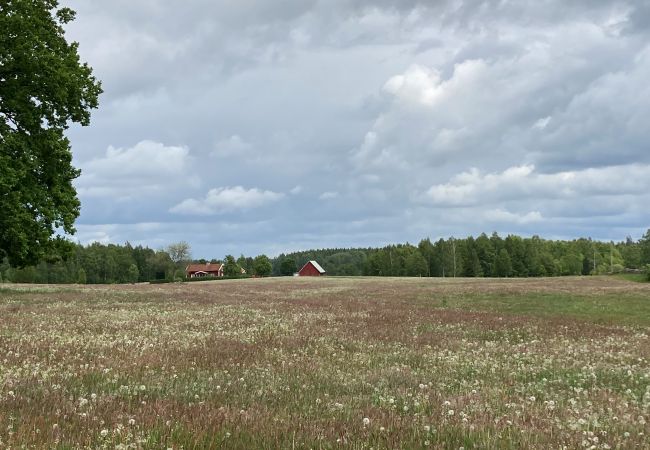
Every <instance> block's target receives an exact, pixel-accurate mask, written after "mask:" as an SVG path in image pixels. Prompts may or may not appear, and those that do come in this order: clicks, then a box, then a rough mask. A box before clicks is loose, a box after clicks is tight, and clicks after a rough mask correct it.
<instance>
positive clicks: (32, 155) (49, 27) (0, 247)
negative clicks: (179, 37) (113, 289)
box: [0, 0, 102, 267]
mask: <svg viewBox="0 0 650 450" xmlns="http://www.w3.org/2000/svg"><path fill="white" fill-rule="evenodd" d="M74 17H75V13H74V11H72V10H71V9H69V8H59V5H58V2H57V1H56V0H29V1H28V0H9V1H7V0H4V1H0V30H2V31H1V32H0V259H2V258H3V257H7V258H8V259H9V262H10V263H11V264H12V265H14V266H20V267H24V266H26V265H30V264H37V263H38V262H39V261H41V260H43V259H48V260H55V259H56V258H57V257H60V256H69V254H70V252H71V251H72V248H73V245H72V243H70V242H69V241H67V240H65V239H63V238H62V237H61V236H60V235H58V231H63V232H65V233H69V234H73V233H74V232H75V229H74V221H75V219H76V218H77V217H78V216H79V211H80V203H79V199H78V198H77V192H76V190H75V188H74V186H73V183H72V182H73V181H74V179H75V178H77V177H78V176H79V173H80V172H79V170H77V169H76V168H74V167H73V166H72V153H71V150H70V141H69V140H68V139H67V138H66V137H65V131H66V130H67V128H68V127H69V125H70V124H71V123H79V124H81V125H83V126H85V125H88V124H89V123H90V111H91V110H92V109H94V108H96V107H97V105H98V97H99V94H100V93H101V92H102V89H101V85H100V83H99V82H98V81H97V80H96V79H95V77H93V75H92V69H91V68H90V67H89V66H88V65H87V64H84V63H82V62H81V61H80V59H79V54H78V47H79V46H78V44H77V43H75V42H73V43H68V42H67V41H66V39H65V26H66V25H67V24H68V23H69V22H71V21H72V20H74Z"/></svg>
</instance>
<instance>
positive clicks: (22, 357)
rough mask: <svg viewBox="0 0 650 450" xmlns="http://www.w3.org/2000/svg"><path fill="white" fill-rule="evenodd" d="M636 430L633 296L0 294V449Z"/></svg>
mask: <svg viewBox="0 0 650 450" xmlns="http://www.w3.org/2000/svg"><path fill="white" fill-rule="evenodd" d="M4 286H7V285H4ZM648 422H650V284H643V283H634V282H630V281H626V280H622V279H614V278H599V277H593V278H559V279H546V280H533V279H529V280H477V279H472V280H464V279H456V280H453V279H446V280H440V279H354V278H322V279H295V278H289V279H268V280H259V279H258V280H242V281H220V282H208V283H191V284H182V285H181V284H174V285H159V286H149V285H134V286H95V287H81V286H76V287H75V286H72V287H63V288H59V287H48V286H37V287H34V286H12V287H4V288H2V289H0V448H7V447H10V448H22V447H26V448H33V447H35V448H111V449H112V448H123V449H125V448H152V449H158V448H174V449H180V448H185V449H193V448H242V449H253V448H351V449H362V448H363V449H370V448H373V449H380V448H451V449H459V448H464V449H471V448H480V449H486V448H492V449H501V448H512V449H519V448H538V449H547V448H555V449H560V448H569V449H574V448H588V449H608V448H650V425H649V424H648Z"/></svg>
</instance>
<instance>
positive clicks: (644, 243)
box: [639, 229, 650, 264]
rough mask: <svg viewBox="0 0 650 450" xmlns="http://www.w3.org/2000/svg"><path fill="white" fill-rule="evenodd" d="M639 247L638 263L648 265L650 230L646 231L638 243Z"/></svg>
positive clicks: (649, 258) (649, 262)
mask: <svg viewBox="0 0 650 450" xmlns="http://www.w3.org/2000/svg"><path fill="white" fill-rule="evenodd" d="M639 246H640V247H641V249H640V250H641V252H640V253H641V255H640V260H641V261H640V262H641V264H650V229H648V231H646V233H645V234H644V235H643V237H642V238H641V240H640V241H639Z"/></svg>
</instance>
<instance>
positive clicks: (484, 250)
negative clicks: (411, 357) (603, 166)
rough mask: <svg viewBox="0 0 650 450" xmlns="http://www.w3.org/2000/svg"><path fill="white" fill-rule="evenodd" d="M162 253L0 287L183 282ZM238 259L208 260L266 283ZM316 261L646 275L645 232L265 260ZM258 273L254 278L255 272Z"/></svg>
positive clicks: (10, 271)
mask: <svg viewBox="0 0 650 450" xmlns="http://www.w3.org/2000/svg"><path fill="white" fill-rule="evenodd" d="M172 247H173V246H170V247H169V249H166V250H153V249H150V248H147V247H142V246H136V247H134V246H132V245H131V244H129V243H126V244H125V245H115V244H108V245H105V244H100V243H93V244H90V245H87V246H83V245H79V244H75V245H74V246H73V250H72V252H71V253H70V254H69V255H68V256H67V258H65V259H61V260H59V261H54V262H41V263H39V264H38V265H36V266H29V267H23V268H17V267H12V266H11V265H9V263H8V262H7V261H6V260H5V261H3V262H2V263H0V281H1V282H14V283H52V284H67V283H80V284H112V283H136V282H147V281H182V280H183V279H184V268H185V265H186V264H187V263H189V262H203V263H205V262H207V261H206V260H205V259H200V260H192V259H191V256H190V255H189V252H188V253H187V254H186V255H184V256H183V257H177V255H174V252H173V251H170V249H171V248H172ZM260 259H262V260H266V257H265V256H264V255H260V256H258V257H257V258H253V257H246V256H244V255H241V256H240V257H239V258H237V259H236V260H235V258H234V257H233V256H231V255H227V256H226V257H225V258H222V259H219V258H215V259H212V260H211V262H214V263H217V262H222V261H224V262H226V264H227V265H231V264H233V263H234V262H236V264H237V266H239V267H241V268H243V269H244V270H245V271H246V274H247V275H246V276H251V275H260V276H266V275H268V274H269V271H268V270H264V271H262V270H260V269H259V265H257V264H255V261H259V260H260ZM309 260H316V261H318V262H319V263H320V264H321V265H322V266H323V268H324V269H325V270H326V271H327V273H328V275H333V276H337V275H338V276H392V277H402V276H409V277H454V276H456V277H543V276H546V277H554V276H568V275H591V274H608V273H620V272H624V271H627V272H638V273H648V271H649V270H650V230H648V232H646V234H645V235H644V236H643V237H642V238H641V239H639V240H636V241H635V240H633V239H632V238H630V237H628V238H627V239H626V240H624V241H621V242H601V241H594V240H591V239H585V238H581V239H576V240H572V241H560V240H548V239H542V238H540V237H538V236H533V237H525V238H524V237H520V236H516V235H508V236H506V237H505V238H503V237H501V236H499V235H498V234H497V233H493V234H492V235H490V236H488V235H486V234H481V235H480V236H478V237H476V238H475V237H467V238H464V239H456V238H448V239H439V240H437V241H431V240H430V239H428V238H427V239H423V240H422V241H420V243H419V244H418V245H412V244H408V243H406V244H398V245H389V246H386V247H382V248H353V249H345V248H339V249H320V250H307V251H302V252H295V253H288V254H281V255H279V256H277V257H276V258H273V259H271V260H270V262H271V265H272V272H271V273H270V274H271V275H273V276H290V275H293V274H294V273H295V272H296V271H298V270H299V269H300V267H302V266H303V265H304V264H305V263H306V262H307V261H309ZM258 272H259V273H258Z"/></svg>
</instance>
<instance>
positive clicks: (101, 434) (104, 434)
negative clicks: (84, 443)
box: [99, 430, 108, 437]
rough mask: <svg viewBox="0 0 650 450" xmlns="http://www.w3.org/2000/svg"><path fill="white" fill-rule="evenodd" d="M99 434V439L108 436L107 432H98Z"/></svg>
mask: <svg viewBox="0 0 650 450" xmlns="http://www.w3.org/2000/svg"><path fill="white" fill-rule="evenodd" d="M99 434H100V436H101V437H106V436H108V430H102V431H100V432H99Z"/></svg>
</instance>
